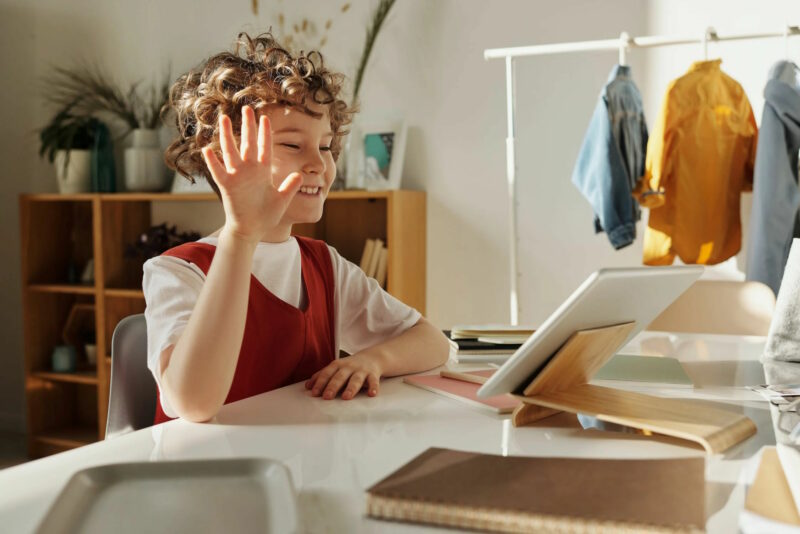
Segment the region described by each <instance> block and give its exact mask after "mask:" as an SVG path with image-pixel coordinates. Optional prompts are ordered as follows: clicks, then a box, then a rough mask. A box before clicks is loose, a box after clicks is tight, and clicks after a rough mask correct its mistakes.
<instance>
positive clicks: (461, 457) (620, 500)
mask: <svg viewBox="0 0 800 534" xmlns="http://www.w3.org/2000/svg"><path fill="white" fill-rule="evenodd" d="M704 474H705V459H704V458H700V457H697V458H681V459H664V460H594V459H575V458H531V457H516V456H495V455H490V454H480V453H473V452H462V451H455V450H451V449H439V448H431V449H428V450H427V451H425V452H424V453H422V454H420V455H419V456H417V457H416V458H414V459H413V460H411V461H410V462H409V463H407V464H406V465H404V466H403V467H401V468H400V469H398V470H397V471H395V472H394V473H392V474H391V475H389V476H388V477H386V478H385V479H383V480H381V481H380V482H378V483H377V484H375V485H374V486H372V487H371V488H369V490H367V515H368V516H370V517H374V518H379V519H390V520H397V521H409V522H414V523H429V524H436V525H442V526H448V527H458V528H467V529H475V530H489V531H495V532H551V531H557V532H572V531H580V532H584V531H586V530H587V529H591V531H592V532H619V530H620V529H626V528H627V529H635V530H636V531H645V532H687V531H688V532H701V531H703V529H704V525H705V478H704Z"/></svg>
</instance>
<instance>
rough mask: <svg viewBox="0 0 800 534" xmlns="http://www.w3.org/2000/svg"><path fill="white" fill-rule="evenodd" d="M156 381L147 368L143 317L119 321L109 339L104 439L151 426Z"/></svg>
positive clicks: (132, 316)
mask: <svg viewBox="0 0 800 534" xmlns="http://www.w3.org/2000/svg"><path fill="white" fill-rule="evenodd" d="M155 413H156V382H155V380H154V379H153V375H152V374H151V373H150V370H149V369H148V368H147V323H146V322H145V319H144V315H143V314H141V313H140V314H138V315H131V316H129V317H126V318H124V319H123V320H121V321H120V322H119V324H118V325H117V327H116V328H115V329H114V335H113V336H112V338H111V387H110V391H109V394H108V419H107V421H106V439H111V438H114V437H117V436H121V435H123V434H127V433H128V432H133V431H134V430H139V429H140V428H146V427H148V426H152V424H153V418H154V417H155Z"/></svg>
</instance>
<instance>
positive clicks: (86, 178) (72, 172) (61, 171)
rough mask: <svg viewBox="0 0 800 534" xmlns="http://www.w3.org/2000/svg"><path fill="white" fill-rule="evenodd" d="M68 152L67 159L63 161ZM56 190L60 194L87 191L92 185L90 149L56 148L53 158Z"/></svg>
mask: <svg viewBox="0 0 800 534" xmlns="http://www.w3.org/2000/svg"><path fill="white" fill-rule="evenodd" d="M67 152H69V161H68V162H67V164H66V166H65V165H64V162H65V161H66V159H67ZM54 163H55V166H56V181H57V182H58V192H59V193H61V194H62V195H72V194H75V193H88V192H89V191H91V187H92V151H91V150H69V151H67V150H58V151H56V157H55V159H54Z"/></svg>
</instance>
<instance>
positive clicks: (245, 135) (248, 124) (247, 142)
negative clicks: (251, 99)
mask: <svg viewBox="0 0 800 534" xmlns="http://www.w3.org/2000/svg"><path fill="white" fill-rule="evenodd" d="M256 144H257V141H256V114H255V113H254V112H253V108H251V107H250V106H242V135H241V146H240V147H239V154H240V156H241V158H242V161H252V160H255V159H256V158H257V157H258V152H257V148H256Z"/></svg>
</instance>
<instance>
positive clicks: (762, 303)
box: [644, 280, 775, 336]
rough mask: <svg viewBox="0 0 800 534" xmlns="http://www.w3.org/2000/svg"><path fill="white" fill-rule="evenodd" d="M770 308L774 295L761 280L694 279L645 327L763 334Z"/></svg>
mask: <svg viewBox="0 0 800 534" xmlns="http://www.w3.org/2000/svg"><path fill="white" fill-rule="evenodd" d="M644 298H646V297H644ZM774 310H775V295H774V294H773V293H772V290H771V289H770V288H769V287H768V286H766V285H764V284H762V283H761V282H736V281H717V280H698V281H697V282H695V283H694V284H693V285H692V286H691V287H690V288H689V289H687V290H686V292H685V293H683V294H682V295H681V296H680V297H678V299H677V300H676V301H675V302H673V303H672V304H670V306H669V307H668V308H667V309H666V310H664V311H663V312H661V315H659V316H658V317H656V318H655V320H654V321H653V322H652V323H650V324H649V325H648V326H647V330H662V331H668V332H688V333H702V334H735V335H752V336H766V335H767V333H768V332H769V325H770V322H771V321H772V314H773V312H774Z"/></svg>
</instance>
